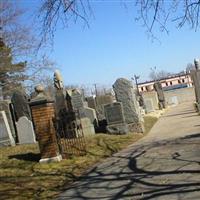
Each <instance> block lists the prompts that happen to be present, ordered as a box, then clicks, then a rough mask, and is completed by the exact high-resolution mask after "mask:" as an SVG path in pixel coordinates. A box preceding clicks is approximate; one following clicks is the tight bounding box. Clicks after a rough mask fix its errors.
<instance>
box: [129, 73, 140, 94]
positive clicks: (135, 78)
mask: <svg viewBox="0 0 200 200" xmlns="http://www.w3.org/2000/svg"><path fill="white" fill-rule="evenodd" d="M139 78H140V76H137V75H135V74H134V78H131V79H132V80H134V81H135V85H136V88H137V93H138V94H139V87H138V79H139Z"/></svg>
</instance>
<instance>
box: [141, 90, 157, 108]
mask: <svg viewBox="0 0 200 200" xmlns="http://www.w3.org/2000/svg"><path fill="white" fill-rule="evenodd" d="M142 96H143V99H144V101H145V99H151V100H152V101H153V107H154V110H158V109H159V101H158V95H157V92H156V91H151V92H143V93H142Z"/></svg>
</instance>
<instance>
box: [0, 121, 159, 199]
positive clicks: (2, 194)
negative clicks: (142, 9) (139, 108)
mask: <svg viewBox="0 0 200 200" xmlns="http://www.w3.org/2000/svg"><path fill="white" fill-rule="evenodd" d="M156 121H157V118H155V117H145V128H146V132H145V134H146V133H147V132H148V131H149V130H150V129H151V127H152V126H153V125H154V123H155V122H156ZM141 137H143V135H142V134H134V133H130V134H127V135H106V134H98V135H95V136H93V137H90V138H86V141H87V154H86V155H85V156H81V157H72V158H71V159H65V160H62V161H61V162H60V163H49V164H40V163H38V160H39V158H40V154H39V149H38V145H19V146H16V147H3V148H0V199H12V200H13V199H20V200H23V199H52V198H53V197H55V195H57V194H58V193H59V192H60V191H61V190H62V186H63V185H66V184H69V183H70V182H72V181H74V180H76V179H77V178H78V176H80V175H81V174H82V173H83V172H85V171H87V170H88V169H89V168H91V167H92V165H94V164H95V163H97V162H100V161H101V160H102V159H104V158H105V157H109V156H110V155H112V154H113V153H115V152H118V151H119V150H121V149H123V148H125V147H126V146H128V145H129V144H132V143H133V142H135V141H137V140H138V139H140V138H141Z"/></svg>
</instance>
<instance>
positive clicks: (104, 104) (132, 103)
mask: <svg viewBox="0 0 200 200" xmlns="http://www.w3.org/2000/svg"><path fill="white" fill-rule="evenodd" d="M113 90H114V93H115V98H113V96H112V95H109V94H107V95H101V96H96V97H95V98H94V97H88V98H86V100H87V103H88V106H89V107H91V108H93V109H95V111H96V113H97V118H98V125H99V126H98V127H97V128H100V127H101V126H105V127H106V131H107V132H108V133H111V134H126V133H128V132H144V126H143V117H142V114H141V110H142V109H141V107H140V106H139V102H138V97H137V93H136V88H134V86H133V85H132V82H131V81H129V80H127V79H124V78H119V79H117V80H116V82H115V83H114V85H113ZM102 130H103V129H101V128H100V130H98V129H97V131H99V132H101V131H102Z"/></svg>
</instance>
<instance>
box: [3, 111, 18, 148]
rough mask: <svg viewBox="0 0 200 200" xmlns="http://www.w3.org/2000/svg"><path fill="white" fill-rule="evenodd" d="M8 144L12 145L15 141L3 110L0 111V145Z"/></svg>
mask: <svg viewBox="0 0 200 200" xmlns="http://www.w3.org/2000/svg"><path fill="white" fill-rule="evenodd" d="M8 145H11V146H14V145H15V141H14V138H13V136H12V133H11V130H10V126H9V124H8V120H7V117H6V114H5V111H0V146H8Z"/></svg>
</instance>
